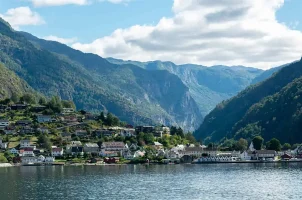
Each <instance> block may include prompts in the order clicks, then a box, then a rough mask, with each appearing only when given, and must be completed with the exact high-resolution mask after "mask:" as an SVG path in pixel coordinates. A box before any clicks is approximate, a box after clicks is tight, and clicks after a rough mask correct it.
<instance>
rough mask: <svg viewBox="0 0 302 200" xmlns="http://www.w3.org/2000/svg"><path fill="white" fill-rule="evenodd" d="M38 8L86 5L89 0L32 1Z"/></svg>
mask: <svg viewBox="0 0 302 200" xmlns="http://www.w3.org/2000/svg"><path fill="white" fill-rule="evenodd" d="M30 1H31V2H32V3H33V5H34V6H36V7H44V6H63V5H68V4H74V5H86V4H88V3H89V2H88V0H30Z"/></svg>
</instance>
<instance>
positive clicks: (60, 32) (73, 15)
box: [0, 0, 173, 42]
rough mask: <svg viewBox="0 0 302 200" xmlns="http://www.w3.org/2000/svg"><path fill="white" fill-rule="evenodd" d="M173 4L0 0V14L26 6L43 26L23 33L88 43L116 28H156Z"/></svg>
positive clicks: (145, 0) (169, 0) (147, 0)
mask: <svg viewBox="0 0 302 200" xmlns="http://www.w3.org/2000/svg"><path fill="white" fill-rule="evenodd" d="M172 4H173V1H172V0H136V1H132V2H128V3H119V4H114V3H110V2H97V3H93V4H88V5H85V6H79V5H65V6H53V7H34V6H33V5H32V4H31V2H29V1H26V0H0V13H5V12H6V11H7V10H8V9H10V8H17V7H21V6H28V7H30V8H31V9H32V10H33V11H35V12H37V13H39V14H40V16H41V17H43V19H44V20H45V22H46V23H45V24H43V25H40V26H30V25H29V26H22V27H21V28H20V29H21V30H22V31H26V32H30V33H32V34H34V35H36V36H40V37H44V36H48V35H50V34H51V35H56V36H58V37H63V38H70V37H77V38H78V40H79V41H81V42H89V41H92V40H94V39H96V38H98V37H103V36H106V35H109V34H111V33H112V32H113V31H114V30H115V29H118V28H127V27H129V26H132V25H135V24H141V25H143V24H155V23H157V22H158V21H159V20H160V19H161V18H162V17H164V16H167V17H170V16H172V9H171V8H172ZM159 5H160V6H159Z"/></svg>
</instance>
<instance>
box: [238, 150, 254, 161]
mask: <svg viewBox="0 0 302 200" xmlns="http://www.w3.org/2000/svg"><path fill="white" fill-rule="evenodd" d="M239 158H240V160H251V159H252V155H251V153H249V152H248V151H244V152H242V153H241V154H240V156H239Z"/></svg>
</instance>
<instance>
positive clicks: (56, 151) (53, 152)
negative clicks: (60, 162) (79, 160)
mask: <svg viewBox="0 0 302 200" xmlns="http://www.w3.org/2000/svg"><path fill="white" fill-rule="evenodd" d="M63 154H64V151H63V148H52V149H51V156H52V157H62V156H63Z"/></svg>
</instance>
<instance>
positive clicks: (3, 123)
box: [0, 119, 9, 130]
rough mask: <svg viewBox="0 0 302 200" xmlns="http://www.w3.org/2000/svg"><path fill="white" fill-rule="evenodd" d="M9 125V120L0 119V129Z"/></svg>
mask: <svg viewBox="0 0 302 200" xmlns="http://www.w3.org/2000/svg"><path fill="white" fill-rule="evenodd" d="M7 126H9V121H8V120H7V119H1V120H0V130H4V129H5V127H7Z"/></svg>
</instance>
